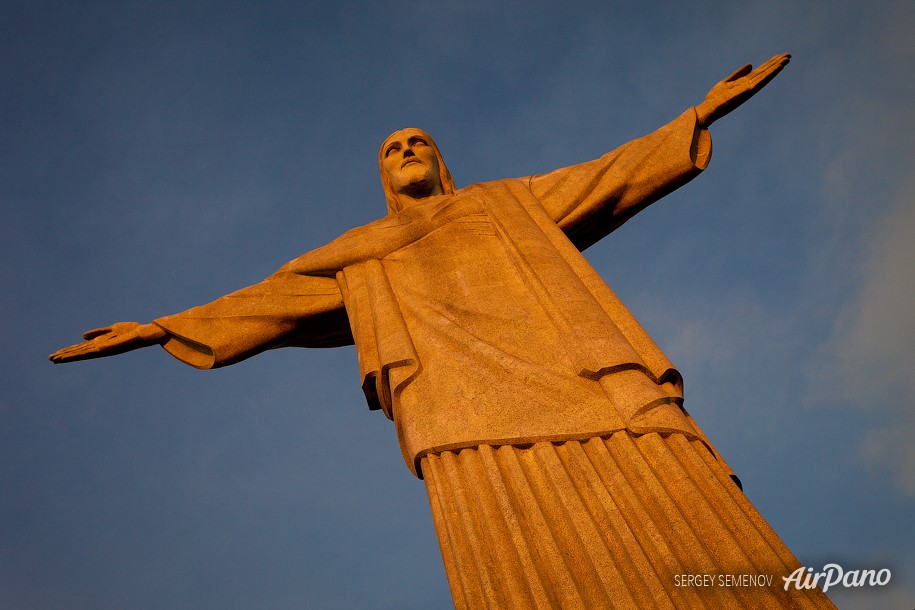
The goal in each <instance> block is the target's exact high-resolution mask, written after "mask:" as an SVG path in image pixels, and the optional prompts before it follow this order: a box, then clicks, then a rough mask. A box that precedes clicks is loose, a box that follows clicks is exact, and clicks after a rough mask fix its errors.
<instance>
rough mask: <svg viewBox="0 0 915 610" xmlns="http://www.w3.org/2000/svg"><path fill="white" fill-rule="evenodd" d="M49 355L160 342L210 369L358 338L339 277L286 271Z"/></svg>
mask: <svg viewBox="0 0 915 610" xmlns="http://www.w3.org/2000/svg"><path fill="white" fill-rule="evenodd" d="M84 338H85V339H86V341H84V342H83V343H79V344H77V345H73V346H71V347H67V348H64V349H62V350H60V351H58V352H55V353H54V354H52V355H51V356H50V359H51V361H52V362H56V363H60V362H73V361H77V360H86V359H89V358H100V357H103V356H113V355H115V354H122V353H124V352H128V351H131V350H134V349H138V348H141V347H148V346H150V345H161V346H162V347H163V348H164V349H165V350H166V351H167V352H168V353H169V354H171V355H172V356H174V357H175V358H177V359H179V360H181V361H182V362H184V363H185V364H188V365H190V366H193V367H195V368H199V369H210V368H217V367H221V366H226V365H229V364H233V363H235V362H238V361H240V360H244V359H245V358H248V357H250V356H253V355H255V354H258V353H260V352H263V351H265V350H268V349H272V348H276V347H285V346H297V347H336V346H340V345H348V344H352V342H353V339H352V334H351V332H350V329H349V321H348V319H347V317H346V311H345V309H344V307H343V297H342V296H341V294H340V289H339V287H338V286H337V282H336V280H335V279H334V278H333V277H320V276H313V275H305V274H301V273H296V272H292V271H284V270H282V269H281V270H280V271H278V272H277V273H275V274H273V275H271V276H270V277H268V278H267V279H265V280H264V281H262V282H260V283H258V284H254V285H253V286H249V287H247V288H243V289H241V290H238V291H236V292H233V293H231V294H228V295H226V296H224V297H221V298H219V299H216V300H215V301H213V302H212V303H208V304H206V305H201V306H198V307H194V308H192V309H189V310H187V311H183V312H181V313H177V314H173V315H170V316H164V317H161V318H157V319H155V320H153V322H152V323H150V324H139V323H137V322H118V323H117V324H113V325H111V326H108V327H105V328H101V329H96V330H93V331H89V332H88V333H86V334H85V335H84Z"/></svg>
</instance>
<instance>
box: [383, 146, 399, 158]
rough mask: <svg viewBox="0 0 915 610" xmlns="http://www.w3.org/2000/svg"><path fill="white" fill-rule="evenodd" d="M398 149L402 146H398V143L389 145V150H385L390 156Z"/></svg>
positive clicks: (385, 153)
mask: <svg viewBox="0 0 915 610" xmlns="http://www.w3.org/2000/svg"><path fill="white" fill-rule="evenodd" d="M398 150H400V146H397V145H396V144H394V145H392V146H388V148H387V150H385V151H384V156H385V157H390V156H391V153H392V152H396V151H398Z"/></svg>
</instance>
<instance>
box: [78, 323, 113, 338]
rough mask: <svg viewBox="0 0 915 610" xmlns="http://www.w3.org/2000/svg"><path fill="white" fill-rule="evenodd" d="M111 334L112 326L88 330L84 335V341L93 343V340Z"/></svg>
mask: <svg viewBox="0 0 915 610" xmlns="http://www.w3.org/2000/svg"><path fill="white" fill-rule="evenodd" d="M110 332H111V327H110V326H103V327H102V328H93V329H92V330H87V331H86V332H84V333H83V339H85V340H86V341H91V340H92V339H95V338H96V337H100V336H101V335H105V334H107V333H110Z"/></svg>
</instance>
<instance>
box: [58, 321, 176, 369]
mask: <svg viewBox="0 0 915 610" xmlns="http://www.w3.org/2000/svg"><path fill="white" fill-rule="evenodd" d="M166 336H167V335H166V333H165V331H164V330H162V329H161V328H159V327H158V326H156V325H155V324H140V323H139V322H116V323H115V324H112V325H111V326H105V327H103V328H95V329H92V330H90V331H87V332H85V333H83V338H84V339H85V341H83V342H82V343H77V344H76V345H71V346H70V347H65V348H63V349H61V350H58V351H56V352H54V353H53V354H51V355H50V356H48V359H49V360H50V361H51V362H53V363H55V364H59V363H61V362H76V361H77V360H89V359H90V358H102V357H104V356H114V355H116V354H123V353H124V352H129V351H131V350H135V349H139V348H141V347H148V346H150V345H156V344H159V343H161V342H162V340H163V339H165V337H166Z"/></svg>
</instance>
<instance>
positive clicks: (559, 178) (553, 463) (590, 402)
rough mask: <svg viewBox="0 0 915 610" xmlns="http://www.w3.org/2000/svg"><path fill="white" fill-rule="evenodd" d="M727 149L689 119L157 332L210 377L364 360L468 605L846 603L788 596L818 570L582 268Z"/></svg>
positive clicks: (374, 236) (396, 218)
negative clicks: (746, 579)
mask: <svg viewBox="0 0 915 610" xmlns="http://www.w3.org/2000/svg"><path fill="white" fill-rule="evenodd" d="M710 154H711V141H710V138H709V135H708V132H707V131H705V130H703V129H701V128H700V127H699V126H698V123H697V118H696V113H695V110H693V109H689V110H687V111H686V112H684V113H683V114H682V115H680V116H679V117H678V118H677V119H675V120H674V121H673V122H671V123H670V124H668V125H666V126H664V127H662V128H661V129H659V130H657V131H655V132H653V133H651V134H649V135H647V136H645V137H643V138H640V139H638V140H635V141H633V142H630V143H628V144H626V145H624V146H622V147H620V148H618V149H616V150H614V151H612V152H610V153H607V154H606V155H604V156H602V157H600V158H599V159H596V160H594V161H591V162H588V163H583V164H580V165H574V166H571V167H567V168H563V169H559V170H556V171H554V172H551V173H548V174H544V175H540V176H531V177H526V178H518V179H507V180H498V181H494V182H488V183H483V184H476V185H472V186H469V187H467V188H464V189H461V190H459V191H456V192H454V193H453V194H448V195H442V196H435V197H430V198H428V199H424V200H423V201H422V202H420V203H419V204H417V205H415V206H411V207H408V208H406V209H404V210H402V211H400V212H396V213H393V214H390V215H388V216H387V217H385V218H382V219H380V220H378V221H376V222H373V223H370V224H368V225H365V226H362V227H359V228H356V229H353V230H352V231H349V232H347V233H345V234H343V235H342V236H340V237H339V238H337V239H336V240H334V241H332V242H330V243H329V244H327V245H326V246H324V247H321V248H318V249H316V250H313V251H311V252H308V253H306V254H304V255H303V256H301V257H299V258H297V259H295V260H293V261H290V262H289V263H287V264H286V265H284V266H283V267H282V268H280V269H279V271H277V272H276V273H275V274H273V275H271V276H270V277H268V278H267V279H265V280H264V281H263V282H261V283H259V284H256V285H254V286H251V287H248V288H245V289H243V290H239V291H238V292H235V293H232V294H230V295H227V296H225V297H222V298H220V299H218V300H216V301H214V302H213V303H210V304H208V305H203V306H200V307H195V308H193V309H190V310H188V311H186V312H183V313H179V314H176V315H172V316H166V317H164V318H160V319H157V320H155V323H156V324H158V325H159V326H160V327H161V328H163V329H164V330H165V331H166V332H167V333H168V335H169V338H168V340H167V341H166V342H165V344H164V348H165V349H166V350H168V351H169V352H170V353H171V354H172V355H173V356H175V357H177V358H179V359H181V360H183V361H184V362H186V363H188V364H190V365H192V366H195V367H198V368H212V367H218V366H224V365H228V364H232V363H234V362H238V361H239V360H242V359H244V358H247V357H250V356H252V355H254V354H257V353H258V352H261V351H263V350H266V349H271V348H277V347H290V346H299V347H331V346H339V345H347V344H355V346H356V351H357V354H358V357H359V368H360V374H361V379H362V387H363V390H364V392H365V395H366V398H367V400H368V403H369V406H370V408H373V409H381V410H382V411H383V412H384V413H385V415H387V416H388V417H389V418H391V419H392V420H393V421H394V423H395V427H396V429H397V435H398V438H399V440H400V446H401V449H402V451H403V457H404V460H405V462H406V464H407V466H408V467H409V468H410V470H411V471H413V472H414V474H416V475H417V476H419V477H421V478H424V479H425V482H426V489H427V492H428V495H429V502H430V507H431V509H432V517H433V522H434V523H435V528H436V533H437V535H438V539H439V545H440V548H441V551H442V557H443V560H444V564H445V570H446V572H447V574H448V581H449V585H450V587H451V592H452V596H453V599H454V603H455V606H456V607H457V608H473V609H475V608H558V607H562V608H610V607H621V608H643V607H664V608H674V607H679V608H687V607H688V608H699V607H760V608H762V607H766V608H769V607H796V608H814V607H831V604H830V603H829V601H828V600H827V599H826V598H825V596H824V595H823V594H822V592H820V591H819V590H818V589H814V590H804V591H790V592H789V591H785V590H783V589H782V587H781V580H780V578H779V577H778V575H787V574H790V573H791V572H792V571H793V570H795V569H796V568H797V567H798V566H799V564H798V562H797V560H796V559H795V558H794V557H793V556H792V555H791V552H790V551H789V550H788V549H787V547H785V545H784V544H783V543H782V542H781V540H779V538H778V536H777V535H776V534H775V533H774V532H773V531H772V529H771V528H770V527H769V526H768V524H767V523H766V522H765V521H764V520H763V518H762V517H761V516H760V515H759V513H758V512H757V511H756V510H755V508H754V507H753V506H752V505H751V504H750V502H749V501H748V500H747V499H746V497H745V496H744V495H743V494H742V493H741V491H740V490H739V489H738V486H737V485H735V484H734V480H732V479H734V478H733V476H732V474H731V472H730V470H729V469H728V468H727V466H726V465H725V464H724V462H723V460H721V458H720V456H718V455H717V453H715V452H714V449H713V448H712V447H711V445H710V444H709V443H708V441H707V439H705V437H704V436H703V435H702V432H701V431H700V430H699V428H698V427H697V426H696V425H695V424H694V423H693V421H692V419H691V418H690V417H689V416H688V415H687V414H686V412H685V411H684V410H683V408H682V402H683V394H682V381H681V378H680V375H679V374H678V373H677V371H676V370H675V369H674V368H673V366H672V365H671V363H670V362H669V361H668V360H667V358H666V357H665V356H664V354H663V353H662V352H661V351H660V350H659V349H658V347H657V346H656V345H655V344H654V342H652V340H651V339H650V338H649V337H648V335H647V333H645V331H644V330H643V329H642V328H641V326H639V324H638V323H637V322H636V320H635V319H634V318H633V317H632V315H631V314H630V313H629V311H628V310H627V309H626V308H625V307H624V306H623V305H622V303H621V302H620V301H619V299H618V298H617V297H616V296H615V295H614V294H613V292H612V291H611V290H610V289H609V288H608V287H607V285H606V284H605V283H604V282H603V281H602V280H601V278H600V277H598V275H597V273H596V272H595V271H594V270H593V269H592V268H591V266H590V265H589V264H588V263H587V261H586V260H585V259H584V257H583V256H582V255H581V252H580V251H581V250H583V249H584V248H586V247H588V246H590V245H592V244H593V243H594V242H596V241H598V240H599V239H601V238H602V237H604V236H605V235H607V234H608V233H610V232H611V231H613V230H614V229H616V228H617V227H619V226H620V225H621V224H622V223H623V222H625V221H626V220H628V219H629V218H631V217H632V216H633V215H634V214H636V213H637V212H638V211H640V210H641V209H644V208H645V207H646V206H647V205H649V204H651V203H653V202H654V201H656V200H657V199H659V198H661V197H663V196H664V195H666V194H668V193H669V192H671V191H673V190H674V189H676V188H678V187H679V186H681V185H683V184H684V183H686V182H687V181H689V180H690V179H692V178H693V177H695V176H696V175H697V174H698V173H699V172H700V171H702V169H704V168H705V166H706V165H707V163H708V161H709V157H710ZM677 574H769V575H773V577H774V579H773V581H772V583H771V585H769V586H766V587H759V588H752V589H750V588H736V589H734V588H727V587H718V588H714V589H708V590H704V589H697V588H688V587H687V588H684V587H680V586H677V584H676V580H675V575H677Z"/></svg>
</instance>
